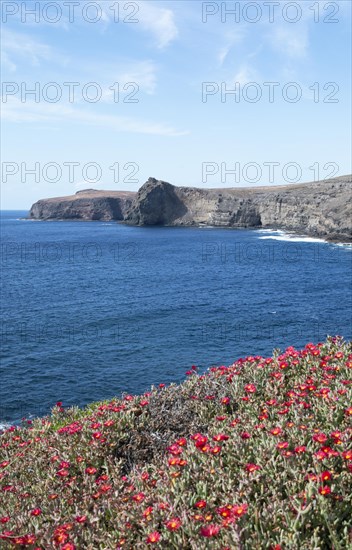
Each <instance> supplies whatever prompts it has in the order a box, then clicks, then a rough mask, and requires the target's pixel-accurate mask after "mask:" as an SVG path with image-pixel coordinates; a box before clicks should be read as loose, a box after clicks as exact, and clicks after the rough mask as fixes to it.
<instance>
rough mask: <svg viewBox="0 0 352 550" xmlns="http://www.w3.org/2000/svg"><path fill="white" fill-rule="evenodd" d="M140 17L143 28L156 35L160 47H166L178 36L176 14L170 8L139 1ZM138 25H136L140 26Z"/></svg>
mask: <svg viewBox="0 0 352 550" xmlns="http://www.w3.org/2000/svg"><path fill="white" fill-rule="evenodd" d="M137 17H138V19H139V24H138V25H140V26H141V28H142V29H143V30H145V31H148V32H151V33H152V34H153V35H154V38H155V40H156V44H157V47H158V48H165V47H166V46H168V45H169V44H170V43H171V42H172V41H173V40H175V39H176V38H177V36H178V33H179V31H178V28H177V26H176V23H175V14H174V12H173V11H172V10H171V9H169V8H164V7H160V6H157V5H156V4H153V3H152V2H149V1H146V0H143V2H139V12H138V16H137ZM138 25H136V27H138Z"/></svg>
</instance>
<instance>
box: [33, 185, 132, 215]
mask: <svg viewBox="0 0 352 550" xmlns="http://www.w3.org/2000/svg"><path fill="white" fill-rule="evenodd" d="M135 195H136V194H135V193H129V192H127V191H126V192H124V191H96V190H94V189H86V190H84V191H78V192H77V193H76V195H73V196H70V197H57V198H53V199H43V200H40V201H38V202H36V203H35V204H33V206H32V208H31V210H30V212H29V217H30V218H31V219H37V220H102V221H108V220H117V221H119V220H123V219H124V217H125V215H126V213H127V211H128V210H129V209H130V208H131V206H132V202H133V199H134V197H135Z"/></svg>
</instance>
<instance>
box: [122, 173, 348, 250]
mask: <svg viewBox="0 0 352 550" xmlns="http://www.w3.org/2000/svg"><path fill="white" fill-rule="evenodd" d="M125 221H126V222H127V223H130V224H133V225H155V224H163V225H198V224H204V225H212V226H216V227H262V228H277V229H287V230H291V231H297V232H301V233H303V234H308V235H312V236H318V237H322V238H326V239H330V240H337V241H346V242H351V241H352V179H351V176H342V177H338V178H333V179H330V180H324V181H319V182H313V183H306V184H298V185H285V186H272V187H255V188H231V189H229V188H228V189H199V188H192V187H175V186H173V185H170V184H169V183H166V182H163V181H158V180H156V179H154V178H149V180H148V181H147V183H145V184H144V185H143V187H142V188H141V189H140V190H139V192H138V194H137V197H136V199H135V201H134V202H133V204H132V207H131V208H130V210H129V211H128V213H127V215H126V217H125Z"/></svg>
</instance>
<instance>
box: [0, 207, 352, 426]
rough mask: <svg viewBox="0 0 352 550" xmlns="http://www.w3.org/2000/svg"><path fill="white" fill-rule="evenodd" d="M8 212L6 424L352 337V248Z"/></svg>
mask: <svg viewBox="0 0 352 550" xmlns="http://www.w3.org/2000/svg"><path fill="white" fill-rule="evenodd" d="M26 214H27V213H26V212H17V211H16V212H15V211H3V212H2V213H1V237H2V248H1V267H2V282H1V294H2V311H1V313H2V327H1V328H2V330H1V353H2V360H1V376H0V423H3V424H4V423H5V424H6V423H16V422H19V421H20V419H21V418H22V417H26V418H30V417H33V416H42V415H45V414H47V413H48V412H50V409H51V408H52V407H53V406H54V405H55V403H56V402H57V401H62V402H63V405H64V406H71V405H79V406H83V405H85V404H88V403H89V402H92V401H96V400H100V399H108V398H111V397H113V396H118V395H121V394H122V393H123V392H128V393H141V392H144V391H147V390H148V389H149V388H150V386H151V385H152V384H154V385H156V384H159V383H166V384H167V383H170V382H180V381H182V380H183V379H184V377H185V372H186V371H187V370H189V369H190V368H191V366H192V365H197V366H198V367H199V369H200V370H205V369H207V368H209V367H211V366H213V365H217V366H218V365H229V364H231V363H232V362H234V361H235V360H236V359H238V358H239V357H245V356H248V355H271V353H272V351H273V349H274V348H280V349H285V347H287V346H289V345H293V346H296V347H297V348H299V347H300V346H304V344H306V343H307V342H309V341H313V342H319V341H322V340H324V339H325V338H326V336H327V335H337V334H338V335H342V336H344V337H345V338H346V339H350V338H351V336H352V276H351V274H352V248H351V246H348V245H346V246H344V245H335V244H328V243H326V242H324V241H321V240H319V239H311V238H307V237H300V236H297V235H295V236H292V235H289V234H287V233H285V232H282V231H271V230H244V229H243V230H235V229H219V228H207V227H202V228H167V227H129V226H124V225H120V224H116V223H113V222H71V221H69V222H68V221H66V222H59V221H51V222H43V221H29V220H23V219H21V218H23V217H25V216H26Z"/></svg>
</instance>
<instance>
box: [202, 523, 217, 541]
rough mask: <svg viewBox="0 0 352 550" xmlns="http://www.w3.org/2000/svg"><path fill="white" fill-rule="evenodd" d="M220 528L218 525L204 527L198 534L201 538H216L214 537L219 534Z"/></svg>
mask: <svg viewBox="0 0 352 550" xmlns="http://www.w3.org/2000/svg"><path fill="white" fill-rule="evenodd" d="M219 531H220V527H219V525H204V526H203V527H202V528H201V530H200V534H201V535H202V537H207V538H209V537H216V535H217V534H218V533H219Z"/></svg>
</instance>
